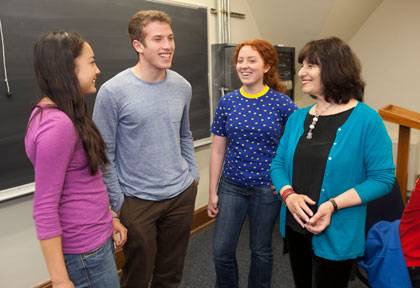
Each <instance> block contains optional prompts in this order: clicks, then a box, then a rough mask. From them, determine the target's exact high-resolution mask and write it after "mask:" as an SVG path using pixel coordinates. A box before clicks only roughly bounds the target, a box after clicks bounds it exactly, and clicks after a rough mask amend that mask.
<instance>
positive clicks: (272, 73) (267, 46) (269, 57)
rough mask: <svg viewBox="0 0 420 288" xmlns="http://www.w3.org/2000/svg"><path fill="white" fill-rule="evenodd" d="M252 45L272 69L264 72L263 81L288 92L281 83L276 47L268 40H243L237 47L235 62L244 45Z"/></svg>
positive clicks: (278, 89) (275, 88) (280, 90)
mask: <svg viewBox="0 0 420 288" xmlns="http://www.w3.org/2000/svg"><path fill="white" fill-rule="evenodd" d="M244 46H251V47H252V49H254V50H256V51H257V52H258V54H260V56H261V58H262V59H263V61H264V64H265V65H269V66H270V70H268V71H267V72H266V73H264V78H263V83H264V84H266V85H267V86H269V87H270V88H273V89H274V90H277V91H279V92H283V93H285V92H286V87H285V86H284V85H283V84H282V83H281V80H280V76H279V73H278V72H277V65H278V62H279V59H278V56H277V52H276V49H274V47H273V45H271V43H269V42H268V41H265V40H262V39H251V40H248V41H245V42H242V43H241V44H239V45H238V46H237V47H236V50H235V55H234V57H233V62H234V64H235V65H236V63H237V62H238V55H239V51H241V49H242V47H244Z"/></svg>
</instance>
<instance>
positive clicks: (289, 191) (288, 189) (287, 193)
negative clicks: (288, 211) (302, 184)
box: [281, 188, 296, 204]
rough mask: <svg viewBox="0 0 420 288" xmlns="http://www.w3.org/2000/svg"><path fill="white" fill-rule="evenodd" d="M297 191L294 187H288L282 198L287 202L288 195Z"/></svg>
mask: <svg viewBox="0 0 420 288" xmlns="http://www.w3.org/2000/svg"><path fill="white" fill-rule="evenodd" d="M294 193H296V192H295V191H294V190H293V189H292V188H287V189H286V190H284V191H283V193H282V194H281V199H282V200H283V202H284V204H286V199H287V197H289V196H290V195H292V194H294Z"/></svg>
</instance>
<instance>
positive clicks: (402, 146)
mask: <svg viewBox="0 0 420 288" xmlns="http://www.w3.org/2000/svg"><path fill="white" fill-rule="evenodd" d="M410 130H411V129H410V128H409V127H406V126H402V125H400V127H399V132H398V150H397V173H396V174H397V181H398V184H399V185H400V190H401V196H402V200H403V203H404V204H405V202H406V201H407V178H408V152H409V148H410V147H409V145H410Z"/></svg>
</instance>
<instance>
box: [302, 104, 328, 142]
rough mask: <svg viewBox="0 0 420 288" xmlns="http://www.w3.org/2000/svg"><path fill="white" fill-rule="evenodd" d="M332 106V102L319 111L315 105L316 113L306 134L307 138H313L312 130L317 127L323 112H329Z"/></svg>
mask: <svg viewBox="0 0 420 288" xmlns="http://www.w3.org/2000/svg"><path fill="white" fill-rule="evenodd" d="M330 107H331V104H330V105H328V106H327V107H326V108H324V109H323V110H322V111H318V109H317V107H316V106H315V109H314V110H315V111H314V112H315V115H314V118H312V123H311V124H310V125H309V130H308V134H306V139H308V140H311V139H312V131H313V130H314V129H315V126H316V123H318V120H319V116H321V115H322V114H323V113H325V112H327V110H328V109H329V108H330Z"/></svg>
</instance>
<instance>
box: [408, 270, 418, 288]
mask: <svg viewBox="0 0 420 288" xmlns="http://www.w3.org/2000/svg"><path fill="white" fill-rule="evenodd" d="M408 272H409V273H410V278H411V284H412V285H413V288H420V267H408Z"/></svg>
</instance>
